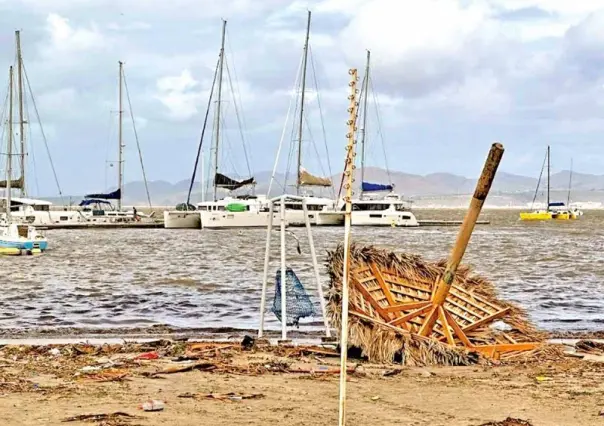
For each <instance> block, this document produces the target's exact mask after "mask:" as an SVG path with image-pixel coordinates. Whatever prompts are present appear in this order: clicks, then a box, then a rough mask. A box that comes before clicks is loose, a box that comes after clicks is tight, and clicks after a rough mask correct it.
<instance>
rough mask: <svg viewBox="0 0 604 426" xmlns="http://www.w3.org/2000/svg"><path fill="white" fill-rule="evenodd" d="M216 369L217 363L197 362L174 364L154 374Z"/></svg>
mask: <svg viewBox="0 0 604 426" xmlns="http://www.w3.org/2000/svg"><path fill="white" fill-rule="evenodd" d="M214 369H216V364H213V363H211V362H197V363H191V364H186V365H173V366H170V367H167V368H164V369H163V370H160V371H158V372H156V373H154V374H174V373H184V372H185V371H191V370H201V371H211V370H214Z"/></svg>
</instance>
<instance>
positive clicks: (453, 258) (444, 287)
mask: <svg viewBox="0 0 604 426" xmlns="http://www.w3.org/2000/svg"><path fill="white" fill-rule="evenodd" d="M503 151H504V150H503V145H501V144H500V143H494V144H493V145H492V146H491V150H490V151H489V155H488V156H487V159H486V161H485V164H484V167H483V169H482V173H481V175H480V178H479V179H478V183H477V184H476V189H475V190H474V196H473V197H472V201H470V207H469V209H468V211H467V213H466V217H465V218H464V220H463V223H462V225H461V228H460V229H459V233H458V234H457V241H455V245H454V246H453V250H452V251H451V255H450V256H449V260H448V261H447V267H446V269H445V273H444V275H443V276H442V277H441V278H440V280H439V281H438V284H437V285H436V287H435V290H434V293H433V294H432V304H433V307H432V310H431V311H430V313H429V314H428V316H427V317H426V319H425V321H424V324H423V325H422V327H421V328H420V330H419V333H418V334H419V335H421V336H428V335H429V334H430V333H431V332H432V329H433V328H434V323H435V322H436V320H437V319H438V314H439V307H440V306H442V305H443V303H444V302H445V299H446V298H447V295H448V294H449V290H450V289H451V286H452V285H453V280H454V278H455V272H456V271H457V267H458V266H459V264H460V263H461V259H462V258H463V255H464V253H465V252H466V248H467V247H468V242H469V241H470V237H471V236H472V231H473V230H474V226H475V225H476V220H477V219H478V216H479V215H480V211H481V210H482V206H483V205H484V201H485V199H486V198H487V195H488V194H489V190H490V189H491V185H492V184H493V179H494V178H495V174H496V173H497V167H499V163H500V162H501V157H502V156H503Z"/></svg>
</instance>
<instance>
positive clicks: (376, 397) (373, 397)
mask: <svg viewBox="0 0 604 426" xmlns="http://www.w3.org/2000/svg"><path fill="white" fill-rule="evenodd" d="M379 399H380V396H379V395H375V396H372V397H371V400H372V401H378V400H379Z"/></svg>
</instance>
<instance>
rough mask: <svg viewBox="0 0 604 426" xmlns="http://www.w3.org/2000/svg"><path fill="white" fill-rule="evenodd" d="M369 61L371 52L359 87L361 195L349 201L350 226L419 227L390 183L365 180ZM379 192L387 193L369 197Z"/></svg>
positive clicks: (405, 203)
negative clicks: (350, 204)
mask: <svg viewBox="0 0 604 426" xmlns="http://www.w3.org/2000/svg"><path fill="white" fill-rule="evenodd" d="M370 60H371V52H370V51H367V62H366V65H365V76H364V78H363V82H362V88H361V103H362V123H361V127H360V129H359V131H360V139H361V196H360V197H359V198H357V199H353V200H352V213H351V224H352V225H353V226H413V227H414V226H419V223H418V221H417V219H416V218H415V215H414V214H413V213H412V212H411V203H410V202H409V201H406V200H404V199H403V197H402V196H401V195H399V194H396V193H394V185H393V184H392V183H389V184H382V183H371V182H366V181H365V147H366V142H367V111H368V108H367V100H368V98H369V89H370V85H371V74H370ZM376 108H377V105H376ZM386 161H387V160H386ZM386 167H387V166H386ZM380 192H382V193H383V192H388V194H386V195H384V196H382V197H381V198H380V197H376V196H375V195H372V194H376V193H380ZM340 209H341V210H342V211H344V210H345V205H344V202H343V201H342V202H341V203H340Z"/></svg>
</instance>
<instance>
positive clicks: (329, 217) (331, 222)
mask: <svg viewBox="0 0 604 426" xmlns="http://www.w3.org/2000/svg"><path fill="white" fill-rule="evenodd" d="M285 218H286V220H287V223H288V224H289V225H290V226H306V222H305V221H304V211H303V210H285ZM308 221H309V222H310V224H311V225H312V226H342V225H344V213H343V212H342V213H341V212H335V211H334V212H326V211H309V212H308Z"/></svg>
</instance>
